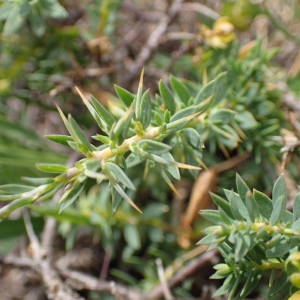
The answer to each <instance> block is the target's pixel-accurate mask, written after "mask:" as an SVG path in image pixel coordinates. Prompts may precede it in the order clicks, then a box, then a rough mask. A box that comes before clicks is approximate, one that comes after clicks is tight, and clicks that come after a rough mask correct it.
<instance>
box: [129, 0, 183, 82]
mask: <svg viewBox="0 0 300 300" xmlns="http://www.w3.org/2000/svg"><path fill="white" fill-rule="evenodd" d="M182 2H183V0H174V1H173V3H172V5H171V6H170V7H169V9H168V11H167V13H166V15H165V16H163V17H162V18H161V20H160V23H159V24H158V26H157V27H156V28H155V29H154V30H153V32H152V33H151V34H150V36H149V38H148V40H147V41H146V43H145V45H144V46H143V47H142V49H141V51H140V53H139V54H138V56H137V59H136V60H135V61H134V62H132V64H131V65H129V66H128V69H129V74H128V77H127V78H126V81H127V82H130V81H131V80H132V79H134V78H135V77H136V76H137V74H139V72H140V71H141V69H142V68H143V66H144V65H145V64H146V62H147V61H148V60H149V59H150V58H151V57H152V55H153V53H154V52H155V50H156V49H157V47H158V46H159V43H160V40H161V38H162V36H163V35H164V33H165V32H166V31H167V29H168V26H169V25H170V23H171V22H172V21H173V19H174V18H175V17H176V15H177V14H178V13H179V11H180V9H181V5H182Z"/></svg>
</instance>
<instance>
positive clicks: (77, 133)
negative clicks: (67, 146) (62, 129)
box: [69, 116, 93, 151]
mask: <svg viewBox="0 0 300 300" xmlns="http://www.w3.org/2000/svg"><path fill="white" fill-rule="evenodd" d="M69 124H70V129H71V132H70V133H71V135H72V136H73V137H74V139H75V141H76V142H77V143H79V144H81V145H83V146H84V147H85V148H86V149H87V150H88V151H93V147H92V145H91V144H90V142H89V141H88V139H87V137H86V136H85V134H84V133H83V131H82V129H81V128H80V126H79V125H78V124H77V122H76V121H75V120H74V119H73V118H72V117H71V116H69Z"/></svg>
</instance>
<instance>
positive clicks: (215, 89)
mask: <svg viewBox="0 0 300 300" xmlns="http://www.w3.org/2000/svg"><path fill="white" fill-rule="evenodd" d="M225 74H226V73H221V74H219V75H218V76H217V77H216V78H215V79H213V80H212V81H210V82H209V83H208V84H206V85H204V86H203V87H202V88H201V89H200V91H199V92H198V94H197V95H196V97H195V103H201V102H202V101H204V100H205V99H207V98H208V97H210V96H214V99H215V101H217V102H218V101H219V98H220V97H222V96H223V95H224V90H223V89H224V88H225V87H224V85H223V84H222V81H223V80H224V78H225ZM220 91H222V94H221V93H220Z"/></svg>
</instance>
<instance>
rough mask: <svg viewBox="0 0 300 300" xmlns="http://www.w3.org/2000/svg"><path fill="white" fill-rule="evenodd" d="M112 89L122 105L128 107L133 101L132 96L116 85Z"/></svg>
mask: <svg viewBox="0 0 300 300" xmlns="http://www.w3.org/2000/svg"><path fill="white" fill-rule="evenodd" d="M114 89H115V91H116V93H117V95H118V96H119V98H120V99H121V100H122V101H123V103H124V104H125V105H126V106H127V107H129V106H130V105H131V103H132V102H133V100H134V95H133V94H132V93H130V92H129V91H127V90H125V89H124V88H122V87H120V86H118V85H116V84H115V85H114Z"/></svg>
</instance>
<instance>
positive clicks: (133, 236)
mask: <svg viewBox="0 0 300 300" xmlns="http://www.w3.org/2000/svg"><path fill="white" fill-rule="evenodd" d="M124 238H125V240H126V242H127V243H128V245H129V246H130V247H131V248H133V249H134V250H138V249H140V248H141V238H140V234H139V231H138V228H137V226H135V225H131V224H128V225H126V226H125V227H124Z"/></svg>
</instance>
